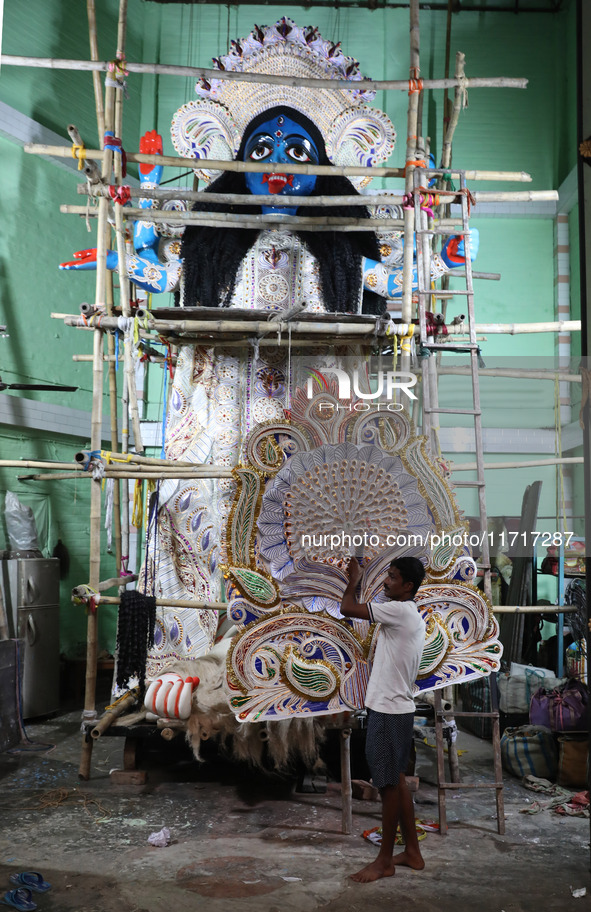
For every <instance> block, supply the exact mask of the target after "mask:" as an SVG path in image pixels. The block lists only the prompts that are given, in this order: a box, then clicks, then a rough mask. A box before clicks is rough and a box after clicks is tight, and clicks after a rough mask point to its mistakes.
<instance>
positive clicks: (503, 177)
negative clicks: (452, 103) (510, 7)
mask: <svg viewBox="0 0 591 912" xmlns="http://www.w3.org/2000/svg"><path fill="white" fill-rule="evenodd" d="M23 148H24V150H25V152H28V153H29V154H30V155H51V156H52V157H53V158H71V157H72V156H73V155H74V153H73V152H72V147H71V146H49V145H46V144H45V143H25V145H24V147H23ZM85 154H86V157H87V158H93V159H96V160H97V161H102V159H103V156H104V155H105V154H106V152H103V151H102V150H101V149H86V150H85ZM74 157H75V156H74ZM127 161H128V162H138V163H139V164H148V165H162V166H163V167H172V168H192V169H198V170H202V169H203V168H207V169H208V170H213V171H240V172H242V173H246V172H249V171H253V172H255V173H261V174H264V173H265V171H268V170H269V166H268V165H265V163H264V162H263V163H261V162H243V161H220V160H219V159H213V158H200V159H195V158H182V157H180V156H175V155H148V154H145V153H141V152H128V153H127ZM273 171H274V172H277V174H316V175H318V174H323V175H326V176H327V177H338V176H341V177H404V169H402V168H388V167H378V168H364V167H361V165H359V166H358V165H315V164H308V165H300V164H295V163H290V164H282V163H281V162H277V163H274V164H273ZM449 173H450V175H451V177H457V176H459V174H460V173H462V174H464V175H465V177H466V180H468V181H479V180H486V181H513V182H514V181H517V182H529V181H531V179H532V178H531V174H528V173H527V172H525V171H481V170H478V171H472V170H469V171H466V170H463V169H462V170H461V171H460V170H458V169H457V168H456V169H453V170H452V171H450V172H449Z"/></svg>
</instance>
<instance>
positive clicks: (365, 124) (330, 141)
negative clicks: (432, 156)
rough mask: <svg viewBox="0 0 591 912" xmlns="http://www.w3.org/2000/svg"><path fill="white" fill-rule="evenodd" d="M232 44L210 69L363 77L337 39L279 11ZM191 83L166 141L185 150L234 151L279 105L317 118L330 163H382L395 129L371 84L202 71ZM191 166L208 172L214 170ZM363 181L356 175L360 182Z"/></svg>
mask: <svg viewBox="0 0 591 912" xmlns="http://www.w3.org/2000/svg"><path fill="white" fill-rule="evenodd" d="M231 44H232V47H231V50H230V52H229V53H228V54H226V55H225V56H223V57H219V58H215V59H214V66H215V67H216V69H219V70H233V71H235V72H242V73H265V74H267V75H269V74H270V75H274V76H276V75H281V76H298V77H306V78H314V79H338V80H347V81H348V82H352V83H355V82H356V81H359V80H360V79H363V76H362V75H361V74H360V72H359V64H358V62H357V61H356V60H354V59H353V58H352V57H345V55H344V54H343V53H342V51H341V49H340V46H339V45H338V44H336V45H335V44H333V43H332V42H330V41H325V40H324V39H323V38H322V36H321V35H320V34H319V33H318V30H317V29H315V28H312V27H310V26H309V27H307V28H299V27H298V26H297V25H296V24H295V22H293V21H292V20H291V19H288V18H285V17H284V18H283V19H280V20H279V21H278V22H276V23H275V25H272V26H263V27H261V28H259V27H258V26H255V27H254V29H253V30H252V32H251V33H250V35H249V36H248V37H247V38H244V39H240V40H239V41H232V43H231ZM195 91H196V93H197V95H199V96H201V99H200V100H199V101H190V102H188V103H187V104H185V105H183V106H182V108H179V110H178V111H177V112H176V114H175V115H174V117H173V119H172V128H171V132H172V142H173V145H174V147H175V149H176V151H177V152H178V153H179V155H182V156H184V157H189V158H190V157H195V158H198V159H199V158H206V157H208V158H214V159H218V160H221V161H230V160H232V159H234V158H235V156H236V153H237V151H238V149H239V147H240V143H241V141H242V137H243V134H244V131H245V129H246V127H247V126H248V124H249V123H250V122H251V120H252V119H253V118H254V117H256V116H257V115H258V114H261V113H262V112H263V111H266V110H268V109H269V108H273V107H276V106H279V105H284V106H287V107H290V108H294V109H295V110H296V111H299V112H300V113H302V114H304V115H305V116H306V117H307V118H308V119H309V120H311V121H312V122H313V123H314V124H316V126H317V127H318V129H319V130H320V132H321V134H322V136H323V138H324V142H325V146H326V154H327V155H328V158H329V160H330V161H331V162H332V163H333V164H334V165H362V166H371V165H376V164H380V163H382V162H385V161H386V160H387V159H388V158H389V156H390V154H391V153H392V150H393V148H394V141H395V138H396V133H395V130H394V126H393V124H392V122H391V120H390V118H389V117H388V116H387V115H386V114H385V113H384V112H383V111H380V110H379V109H378V108H371V107H369V106H368V105H367V104H365V102H366V101H372V100H373V99H374V98H375V92H373V91H371V90H367V89H355V88H353V87H352V88H351V89H350V90H348V89H345V90H343V91H334V90H330V89H316V88H308V87H306V86H288V85H265V84H263V83H254V82H241V81H240V82H239V81H237V80H229V79H228V80H222V79H212V80H211V81H208V80H206V79H203V78H202V79H201V80H200V81H199V82H198V83H197V85H196V86H195ZM197 173H198V175H199V176H200V177H201V178H203V179H204V180H209V179H210V178H211V177H212V176H214V175H217V174H218V173H219V172H215V171H206V170H200V171H198V172H197ZM367 182H368V180H367V179H361V180H359V179H358V180H357V181H356V183H357V184H358V185H359V184H360V183H361V184H365V183H367Z"/></svg>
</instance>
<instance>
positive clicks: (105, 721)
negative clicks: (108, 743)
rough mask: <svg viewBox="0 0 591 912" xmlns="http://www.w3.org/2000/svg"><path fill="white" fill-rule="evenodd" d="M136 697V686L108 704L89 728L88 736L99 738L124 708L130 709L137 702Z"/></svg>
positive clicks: (137, 696)
mask: <svg viewBox="0 0 591 912" xmlns="http://www.w3.org/2000/svg"><path fill="white" fill-rule="evenodd" d="M138 699H139V690H138V689H137V688H136V689H134V690H131V691H129V693H127V694H125V696H123V697H121V698H120V699H119V700H117V702H116V703H113V704H112V705H111V706H108V707H107V709H106V710H105V712H104V713H103V715H102V716H101V717H100V719H99V720H98V722H97V723H96V725H94V726H93V727H92V728H91V730H90V737H91V738H93V739H94V740H96V739H97V738H100V736H101V735H102V734H104V732H106V730H107V729H108V728H110V727H111V725H112V724H113V722H114V721H115V719H117V718H118V717H119V716H121V715H123V713H124V712H125V711H126V710H128V709H131V707H132V706H133V705H134V704H135V703H137V701H138Z"/></svg>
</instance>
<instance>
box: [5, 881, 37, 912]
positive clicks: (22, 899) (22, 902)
mask: <svg viewBox="0 0 591 912" xmlns="http://www.w3.org/2000/svg"><path fill="white" fill-rule="evenodd" d="M0 902H2V903H4V905H6V906H12V907H13V908H14V909H20V910H21V912H29V910H31V909H36V908H37V903H34V902H33V894H32V893H31V891H30V890H28V889H26V887H21V888H20V889H19V890H9V891H8V892H7V893H5V894H4V896H3V897H2V899H0Z"/></svg>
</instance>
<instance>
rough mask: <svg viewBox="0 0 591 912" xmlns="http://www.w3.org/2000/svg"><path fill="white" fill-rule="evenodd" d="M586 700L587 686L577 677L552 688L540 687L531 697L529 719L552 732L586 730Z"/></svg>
mask: <svg viewBox="0 0 591 912" xmlns="http://www.w3.org/2000/svg"><path fill="white" fill-rule="evenodd" d="M588 700H589V697H588V693H587V688H586V686H585V685H584V684H583V683H581V681H579V680H577V678H570V679H569V680H568V681H567V682H566V683H565V684H564V685H563V686H562V687H556V688H554V689H553V690H549V689H548V688H545V687H540V688H539V690H537V691H536V692H535V694H534V695H533V696H532V698H531V703H530V708H529V721H530V723H531V724H532V725H543V726H545V727H546V728H549V729H550V730H551V731H554V732H569V731H586V730H587V703H588Z"/></svg>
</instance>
